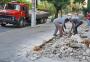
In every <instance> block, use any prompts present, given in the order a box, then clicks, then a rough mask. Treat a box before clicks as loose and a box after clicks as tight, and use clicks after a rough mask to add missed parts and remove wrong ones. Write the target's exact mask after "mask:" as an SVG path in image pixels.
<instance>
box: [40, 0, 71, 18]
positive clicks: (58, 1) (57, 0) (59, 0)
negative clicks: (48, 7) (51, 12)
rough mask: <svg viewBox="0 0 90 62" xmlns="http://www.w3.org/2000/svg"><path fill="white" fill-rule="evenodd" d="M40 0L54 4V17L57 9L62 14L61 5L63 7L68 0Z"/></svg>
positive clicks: (56, 15)
mask: <svg viewBox="0 0 90 62" xmlns="http://www.w3.org/2000/svg"><path fill="white" fill-rule="evenodd" d="M41 1H48V2H49V3H52V4H53V5H54V7H55V8H56V13H55V18H57V17H58V13H59V10H60V11H61V15H62V9H63V7H65V6H66V5H67V4H68V3H69V1H70V0H41Z"/></svg>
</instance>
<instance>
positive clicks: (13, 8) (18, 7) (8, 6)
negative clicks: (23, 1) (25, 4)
mask: <svg viewBox="0 0 90 62" xmlns="http://www.w3.org/2000/svg"><path fill="white" fill-rule="evenodd" d="M5 9H11V10H20V6H19V5H16V4H7V5H6V7H5Z"/></svg>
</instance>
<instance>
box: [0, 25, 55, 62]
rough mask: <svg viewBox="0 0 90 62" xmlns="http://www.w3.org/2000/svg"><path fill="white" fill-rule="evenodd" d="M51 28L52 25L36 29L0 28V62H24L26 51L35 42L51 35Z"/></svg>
mask: <svg viewBox="0 0 90 62" xmlns="http://www.w3.org/2000/svg"><path fill="white" fill-rule="evenodd" d="M53 28H54V26H53V24H45V25H43V24H42V25H40V26H37V27H36V28H31V27H30V26H28V27H24V28H15V27H0V62H26V61H24V60H25V58H24V57H25V55H26V54H27V50H30V47H31V46H32V45H34V43H35V42H38V41H41V40H42V39H43V38H44V37H47V38H48V36H49V35H50V34H51V35H52V32H53V30H54V29H53ZM43 36H44V37H43ZM20 60H23V61H20Z"/></svg>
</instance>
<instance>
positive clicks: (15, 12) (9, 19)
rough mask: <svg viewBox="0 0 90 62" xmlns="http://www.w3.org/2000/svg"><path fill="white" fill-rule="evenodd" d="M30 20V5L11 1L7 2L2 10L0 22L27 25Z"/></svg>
mask: <svg viewBox="0 0 90 62" xmlns="http://www.w3.org/2000/svg"><path fill="white" fill-rule="evenodd" d="M28 20H29V5H28V4H25V3H19V2H15V1H14V2H9V3H7V4H5V7H4V9H3V10H0V24H1V26H5V25H6V24H8V23H9V24H14V25H16V26H20V27H21V26H25V25H26V24H27V22H28Z"/></svg>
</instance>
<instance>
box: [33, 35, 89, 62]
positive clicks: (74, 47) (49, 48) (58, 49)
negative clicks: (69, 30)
mask: <svg viewBox="0 0 90 62" xmlns="http://www.w3.org/2000/svg"><path fill="white" fill-rule="evenodd" d="M77 38H79V42H78V40H76V38H72V37H71V38H67V37H62V38H60V39H57V40H56V41H55V40H52V41H51V42H49V43H47V44H46V45H45V46H44V47H43V48H42V49H43V51H42V53H39V54H38V53H34V54H33V55H32V56H33V59H32V60H36V58H38V57H39V58H40V57H41V56H44V57H48V58H53V59H64V60H67V58H72V59H73V60H74V61H76V62H83V61H85V62H88V61H89V62H90V49H89V48H87V47H85V45H83V44H82V43H81V41H82V38H80V37H79V36H78V37H77Z"/></svg>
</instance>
